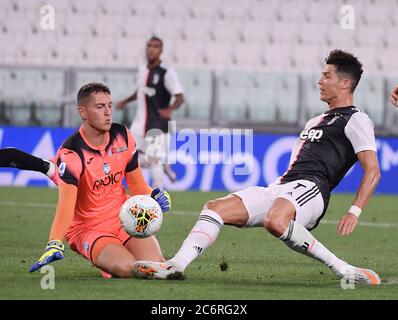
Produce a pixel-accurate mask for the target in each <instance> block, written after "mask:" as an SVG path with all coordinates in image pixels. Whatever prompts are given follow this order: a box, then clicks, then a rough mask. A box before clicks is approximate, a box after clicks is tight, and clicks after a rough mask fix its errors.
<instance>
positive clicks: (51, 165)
mask: <svg viewBox="0 0 398 320" xmlns="http://www.w3.org/2000/svg"><path fill="white" fill-rule="evenodd" d="M43 161H45V162H48V171H47V172H46V175H47V176H48V177H49V178H52V177H53V176H54V174H55V170H56V166H55V163H54V162H52V161H50V160H46V159H43Z"/></svg>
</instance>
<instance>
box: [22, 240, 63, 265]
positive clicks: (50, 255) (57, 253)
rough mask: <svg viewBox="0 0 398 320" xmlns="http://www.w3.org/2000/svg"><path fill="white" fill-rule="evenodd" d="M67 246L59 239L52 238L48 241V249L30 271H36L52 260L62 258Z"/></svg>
mask: <svg viewBox="0 0 398 320" xmlns="http://www.w3.org/2000/svg"><path fill="white" fill-rule="evenodd" d="M64 250H65V247H64V245H63V244H62V242H61V241H59V240H50V241H48V243H47V246H46V251H45V252H44V253H43V255H42V256H41V257H40V259H39V260H38V261H36V262H35V263H34V264H33V265H32V266H31V267H30V269H29V272H34V271H36V270H38V269H40V268H41V267H43V266H45V265H46V264H49V263H50V262H53V261H56V260H61V259H63V258H64Z"/></svg>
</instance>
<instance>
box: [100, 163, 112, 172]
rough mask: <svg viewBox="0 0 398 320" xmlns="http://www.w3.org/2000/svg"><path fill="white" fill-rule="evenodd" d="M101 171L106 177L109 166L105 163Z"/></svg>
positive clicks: (109, 169)
mask: <svg viewBox="0 0 398 320" xmlns="http://www.w3.org/2000/svg"><path fill="white" fill-rule="evenodd" d="M102 170H104V173H105V174H106V175H108V174H109V172H111V166H110V165H109V164H107V163H104V165H103V167H102Z"/></svg>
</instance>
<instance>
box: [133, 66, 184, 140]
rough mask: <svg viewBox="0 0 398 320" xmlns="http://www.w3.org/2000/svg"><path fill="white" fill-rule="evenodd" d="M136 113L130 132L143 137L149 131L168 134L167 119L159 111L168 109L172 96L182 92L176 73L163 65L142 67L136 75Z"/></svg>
mask: <svg viewBox="0 0 398 320" xmlns="http://www.w3.org/2000/svg"><path fill="white" fill-rule="evenodd" d="M137 86H138V89H137V112H136V115H135V118H134V120H133V123H132V124H131V128H130V130H131V132H132V133H133V135H134V136H141V137H144V136H145V134H146V133H147V131H148V130H150V129H160V130H162V131H163V132H168V119H165V118H162V117H160V115H159V110H160V109H164V108H167V107H169V105H170V101H171V98H172V96H174V95H176V94H180V93H182V92H183V89H182V86H181V84H180V81H179V80H178V77H177V73H176V72H175V71H174V70H173V69H171V68H169V67H167V66H166V65H165V64H163V63H160V64H159V65H157V66H155V67H152V68H148V67H147V66H146V65H142V66H141V67H140V68H139V69H138V74H137Z"/></svg>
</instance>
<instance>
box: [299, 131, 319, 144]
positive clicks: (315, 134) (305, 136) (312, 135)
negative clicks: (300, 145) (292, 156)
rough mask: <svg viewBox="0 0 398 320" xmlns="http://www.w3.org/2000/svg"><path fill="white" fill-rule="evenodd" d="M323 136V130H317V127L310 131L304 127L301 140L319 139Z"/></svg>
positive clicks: (312, 140)
mask: <svg viewBox="0 0 398 320" xmlns="http://www.w3.org/2000/svg"><path fill="white" fill-rule="evenodd" d="M322 136H323V130H317V129H311V130H310V131H308V130H307V129H304V130H303V131H301V133H300V139H301V140H310V141H311V142H314V141H315V140H316V141H319V139H320V138H322Z"/></svg>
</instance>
